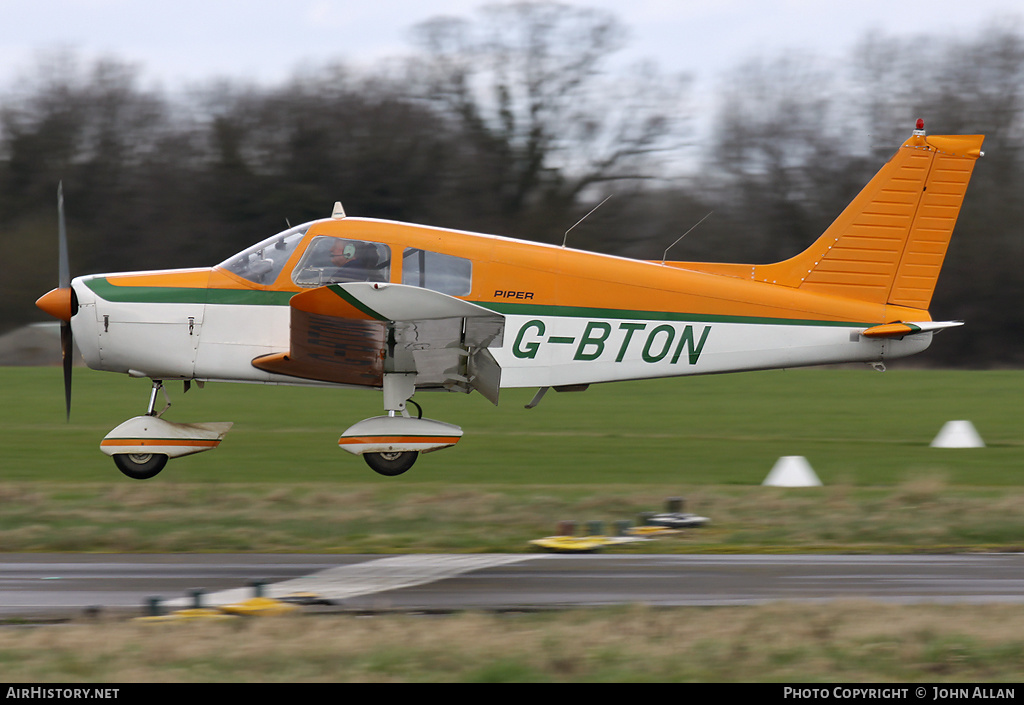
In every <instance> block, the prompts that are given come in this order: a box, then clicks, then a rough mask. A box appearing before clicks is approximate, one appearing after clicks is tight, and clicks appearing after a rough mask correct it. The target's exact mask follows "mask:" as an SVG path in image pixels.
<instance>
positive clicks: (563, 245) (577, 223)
mask: <svg viewBox="0 0 1024 705" xmlns="http://www.w3.org/2000/svg"><path fill="white" fill-rule="evenodd" d="M614 195H615V194H612V193H609V194H608V195H607V196H605V197H604V201H601V202H600V203H598V204H597V205H596V206H594V207H593V208H591V209H590V213H593V212H594V211H596V210H597V209H598V208H600V207H601V206H603V205H604V204H605V201H607V200H608V199H609V198H611V197H612V196H614ZM590 213H587V214H586V215H585V216H583V217H582V218H580V219H579V220H577V221H576V222H575V223H573V226H572V228H575V227H576V226H577V225H579V224H580V223H582V222H583V221H584V220H586V219H587V218H589V217H590ZM572 228H569V230H572ZM569 230H566V231H565V235H563V236H562V247H565V241H566V240H568V239H569Z"/></svg>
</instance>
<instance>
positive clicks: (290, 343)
mask: <svg viewBox="0 0 1024 705" xmlns="http://www.w3.org/2000/svg"><path fill="white" fill-rule="evenodd" d="M983 140H984V136H983V135H961V136H927V135H926V134H925V132H924V129H923V123H922V122H921V121H918V125H917V130H915V131H914V133H913V135H912V136H911V137H910V138H909V139H908V140H907V141H906V142H904V143H903V145H902V146H901V147H900V148H899V149H898V150H897V152H896V154H895V155H894V156H893V157H892V158H891V159H890V160H889V162H888V163H887V164H886V165H885V166H883V167H882V169H881V170H880V171H879V172H878V174H877V175H875V177H874V178H873V179H872V180H871V181H870V182H869V183H868V185H867V186H866V187H865V188H864V190H863V191H861V193H860V194H859V195H858V196H857V197H856V198H855V199H854V200H853V201H852V202H851V203H850V205H849V206H847V208H846V209H845V210H844V211H843V212H842V214H840V216H839V217H838V218H837V219H836V221H835V222H834V223H833V224H832V225H831V226H830V227H829V228H828V229H827V230H826V231H825V232H824V234H823V235H821V237H820V238H818V240H817V241H816V242H814V244H812V245H811V246H810V247H809V248H808V249H807V250H806V251H804V252H803V253H801V254H798V255H797V256H795V257H793V258H791V259H788V260H785V261H782V262H778V263H775V264H766V265H748V264H722V263H695V262H671V261H661V262H657V261H650V262H647V261H637V260H630V259H624V258H621V257H613V256H608V255H602V254H595V253H591V252H582V251H578V250H573V249H567V248H565V247H564V245H563V247H557V246H552V245H544V244H538V243H532V242H522V241H518V240H512V239H508V238H503V237H496V236H490V235H479V234H474V233H467V232H459V231H453V230H444V229H440V228H433V227H426V226H420V225H409V224H405V223H396V222H389V221H381V220H372V219H364V218H349V217H346V216H345V213H344V211H343V210H342V208H341V205H340V204H337V205H336V206H335V210H334V214H333V215H332V217H331V218H328V219H324V220H317V221H313V222H310V223H305V224H303V225H299V226H297V227H293V228H290V229H288V230H285V231H284V232H282V233H279V234H277V235H274V236H273V237H271V238H268V239H267V240H264V241H263V242H260V243H259V244H257V245H254V246H253V247H251V248H249V249H248V250H246V251H244V252H241V253H239V254H237V255H235V256H234V257H230V258H229V259H227V260H225V261H224V262H222V263H221V264H219V265H217V266H216V267H212V268H207V269H185V270H167V271H154V272H131V273H121V274H97V275H92V276H83V277H76V278H74V279H73V280H72V279H71V278H70V276H69V275H68V266H67V244H66V235H65V232H64V218H63V205H62V198H59V199H58V201H59V203H60V208H59V211H60V214H61V215H60V226H61V227H60V248H61V266H60V284H59V287H58V288H57V289H54V290H53V291H51V292H49V293H48V294H46V295H45V296H43V297H42V298H40V300H39V301H38V302H37V303H38V305H39V306H40V308H42V309H43V310H45V311H47V312H48V313H50V314H52V315H54V316H56V317H57V318H59V319H60V320H61V321H62V322H63V323H62V341H63V347H64V352H65V395H66V400H67V404H68V410H69V413H70V350H71V339H72V332H73V334H74V340H76V341H77V342H78V346H79V349H80V351H81V353H82V356H83V358H84V359H85V362H86V363H87V364H88V365H89V367H92V368H93V369H97V370H107V371H110V372H121V373H126V374H128V375H131V376H133V377H148V378H150V379H151V380H152V384H153V387H152V391H151V393H150V399H149V408H148V410H147V412H146V414H145V415H143V416H137V417H135V418H133V419H130V420H128V421H126V422H125V423H123V424H121V425H120V426H118V427H117V428H115V429H114V430H113V431H111V432H110V433H109V434H108V435H107V436H106V437H105V438H104V439H103V441H102V443H101V446H100V447H101V450H102V451H103V452H104V453H106V454H108V455H111V456H113V458H114V461H115V463H116V464H117V467H118V468H119V469H120V470H121V471H122V472H123V473H125V474H126V475H128V476H129V477H133V478H137V479H146V478H149V477H152V476H154V475H156V474H157V473H158V472H159V471H160V470H161V469H162V468H163V467H164V465H165V463H166V462H167V459H168V458H173V457H178V456H182V455H188V454H190V453H197V452H200V451H204V450H209V449H211V448H214V447H216V446H217V445H218V444H219V443H220V441H221V439H222V438H223V436H224V434H225V433H226V431H227V429H228V428H229V427H230V426H231V424H229V423H220V424H212V423H210V424H183V423H174V422H170V421H166V420H164V419H162V418H160V417H161V414H162V413H163V411H160V412H157V411H156V401H157V394H158V392H159V391H163V389H162V386H163V382H164V381H167V380H183V381H184V383H185V385H186V389H187V388H188V385H189V384H190V383H191V381H193V380H195V381H197V382H198V383H200V384H202V383H205V382H210V381H226V382H253V383H265V384H298V385H325V386H339V387H367V388H372V389H378V390H382V391H383V397H384V410H385V411H386V415H384V416H378V417H374V418H371V419H366V420H363V421H360V422H358V423H356V424H355V425H353V426H352V427H350V428H349V429H348V430H346V431H345V432H344V433H343V434H342V435H341V438H340V440H339V441H338V443H339V445H340V446H341V447H342V448H343V449H345V450H346V451H348V452H350V453H353V454H357V455H362V456H363V458H364V459H365V460H366V462H367V463H368V464H369V465H370V467H371V468H373V469H374V470H375V471H377V472H379V473H381V474H383V475H398V474H401V473H403V472H405V471H406V470H408V469H409V467H411V466H412V464H413V463H414V462H415V460H416V458H417V456H418V455H419V453H425V452H428V451H434V450H438V449H441V448H446V447H448V446H451V445H454V444H455V443H457V442H458V440H459V438H460V437H461V436H462V429H460V428H459V427H458V426H454V425H451V424H446V423H442V422H440V421H434V420H431V419H427V418H423V417H422V410H421V409H420V407H419V405H418V404H417V403H416V402H413V401H411V400H410V398H411V397H412V396H413V394H414V393H415V392H416V391H418V390H447V391H452V392H465V393H469V392H471V391H472V390H476V391H478V392H479V393H480V394H482V395H483V396H484V397H486V398H487V399H488V400H490V401H491V402H492V403H494V404H497V403H498V393H499V390H500V389H501V388H503V387H504V388H511V387H537V388H539V389H538V393H537V396H536V397H534V400H533V402H531V404H530V406H533V405H536V404H537V403H538V402H539V401H540V397H541V396H542V395H543V393H544V392H545V391H547V389H549V388H551V387H554V388H555V389H556V390H580V389H584V388H586V386H587V385H589V384H594V383H598V382H612V381H618V380H635V379H644V378H652V377H672V376H680V375H693V374H711V373H722V372H735V371H742V370H758V369H772V368H786V367H797V366H803V365H818V364H826V363H837V362H858V361H860V362H866V363H871V364H875V365H876V366H881V364H882V363H884V361H886V360H890V359H895V358H901V357H905V356H907V355H912V354H914V353H918V352H921V351H922V350H924V349H925V348H927V347H928V345H929V344H930V343H931V340H932V336H933V334H934V333H935V332H937V331H940V330H942V329H944V328H947V327H950V326H956V325H960V324H961V323H962V321H946V322H935V321H932V319H931V316H930V315H929V313H928V306H929V303H930V301H931V298H932V292H933V291H934V288H935V282H936V280H937V279H938V276H939V270H940V269H941V267H942V262H943V259H944V257H945V254H946V249H947V246H948V244H949V239H950V236H951V234H952V232H953V227H954V225H955V223H956V219H957V215H958V214H959V211H960V205H961V203H962V201H963V198H964V193H965V192H966V190H967V184H968V181H969V180H970V177H971V172H972V169H973V167H974V163H975V161H976V159H977V158H978V157H979V156H981V145H982V141H983ZM164 394H166V391H164ZM408 404H411V405H413V406H415V407H416V408H417V410H418V413H417V414H416V415H415V416H413V415H412V414H410V412H409V408H408V406H407V405H408ZM164 410H166V407H165V408H164Z"/></svg>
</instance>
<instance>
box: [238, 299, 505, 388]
mask: <svg viewBox="0 0 1024 705" xmlns="http://www.w3.org/2000/svg"><path fill="white" fill-rule="evenodd" d="M290 305H291V342H290V350H289V351H288V352H287V353H277V354H274V355H265V356H262V357H258V358H256V359H254V360H253V361H252V364H253V365H254V366H255V367H258V368H259V369H262V370H266V371H268V372H274V373H277V374H283V375H288V376H291V377H300V378H303V379H310V380H317V381H323V382H333V383H337V384H348V385H357V386H369V387H381V386H383V378H384V374H385V373H388V372H396V373H410V372H415V373H416V386H417V387H419V388H444V389H449V390H455V391H466V392H469V391H471V390H472V389H477V390H478V391H480V392H481V394H483V395H484V396H485V397H486V398H487V399H489V400H491V401H492V402H493V403H497V396H498V388H499V384H500V378H501V368H500V367H499V366H498V365H497V363H496V362H495V361H494V358H493V356H491V354H490V353H489V352H488V351H487V348H488V347H494V346H500V345H501V344H502V339H503V336H504V329H505V319H504V317H503V316H501V315H500V314H496V313H494V312H493V311H490V310H488V309H486V308H483V307H482V306H477V305H476V304H471V303H469V302H466V301H463V300H461V299H456V298H454V297H451V296H448V295H446V294H441V293H439V292H436V291H431V290H428V289H421V288H419V287H413V286H405V285H401V284H380V283H368V282H358V283H349V284H332V285H329V286H325V287H320V288H317V289H311V290H310V291H305V292H302V293H300V294H296V295H295V296H293V297H292V299H291V301H290Z"/></svg>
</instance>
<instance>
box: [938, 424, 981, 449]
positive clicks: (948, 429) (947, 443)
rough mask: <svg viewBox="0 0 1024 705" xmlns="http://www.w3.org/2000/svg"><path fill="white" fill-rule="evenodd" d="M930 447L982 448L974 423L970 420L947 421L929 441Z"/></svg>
mask: <svg viewBox="0 0 1024 705" xmlns="http://www.w3.org/2000/svg"><path fill="white" fill-rule="evenodd" d="M931 446H932V448H984V447H985V442H984V441H983V440H981V436H980V435H978V431H977V430H976V429H975V428H974V424H972V423H971V422H970V421H947V422H946V423H945V424H944V425H943V426H942V429H941V430H940V431H939V434H938V435H937V436H935V438H934V440H932V443H931Z"/></svg>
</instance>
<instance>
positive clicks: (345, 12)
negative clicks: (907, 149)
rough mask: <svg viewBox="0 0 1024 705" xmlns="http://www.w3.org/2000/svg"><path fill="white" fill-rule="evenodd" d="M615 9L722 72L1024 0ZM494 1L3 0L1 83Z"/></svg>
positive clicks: (400, 49)
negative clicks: (73, 62) (30, 73)
mask: <svg viewBox="0 0 1024 705" xmlns="http://www.w3.org/2000/svg"><path fill="white" fill-rule="evenodd" d="M564 1H565V3H566V4H574V5H582V6H587V7H600V8H604V9H607V10H610V11H612V12H614V13H615V14H616V15H617V16H618V17H619V19H620V20H622V22H623V23H624V24H625V25H626V27H627V28H628V29H629V31H630V42H629V45H628V48H627V50H626V51H625V52H624V56H625V57H629V58H632V57H636V58H650V59H653V60H655V61H656V62H657V63H658V64H659V65H660V66H661V67H662V68H663V69H666V70H670V71H686V72H690V73H692V74H694V75H695V76H697V77H698V78H699V79H700V80H701V81H705V82H706V81H714V79H715V77H716V76H717V75H719V74H720V73H721V72H722V71H725V70H727V69H729V68H732V67H734V66H736V65H737V64H739V63H741V62H742V61H743V60H745V59H748V58H750V57H752V56H755V55H759V54H772V53H775V52H777V51H779V50H782V49H801V50H805V51H810V52H814V53H818V54H822V55H824V56H841V55H842V54H843V51H844V50H845V49H847V48H849V47H850V46H851V45H852V44H853V43H855V42H856V41H857V40H858V39H859V38H860V37H861V36H863V35H864V34H865V33H866V32H867V31H869V30H872V29H877V30H881V31H883V32H885V33H887V34H890V35H898V36H901V35H906V36H908V37H909V36H912V35H915V34H922V33H929V34H934V33H939V34H946V35H948V34H951V33H957V32H960V33H963V34H965V35H970V36H973V35H976V34H977V33H978V32H979V31H980V30H982V29H983V28H984V27H986V26H991V25H992V24H993V23H994V22H996V21H998V22H999V23H1000V24H1004V25H1005V24H1006V23H1008V22H1019V20H1020V18H1021V17H1022V16H1024V4H1022V3H1021V2H1020V0H928V1H923V2H915V3H893V2H892V0H564ZM482 4H483V1H482V0H428V1H426V2H424V0H287V1H278V0H174V1H173V2H168V1H166V0H165V1H163V2H161V1H159V0H157V1H154V0H0V87H3V86H6V85H9V84H10V82H11V81H12V80H13V79H14V78H15V77H16V76H17V75H19V74H23V73H25V72H26V71H27V70H28V69H29V68H30V67H31V66H32V65H33V62H34V59H35V57H36V56H38V55H39V53H40V52H48V51H53V50H57V49H73V50H76V51H77V52H79V54H80V55H81V56H82V57H84V58H88V59H92V58H96V57H98V56H113V57H116V58H119V59H122V60H126V61H131V62H136V63H138V64H139V65H140V66H141V68H142V73H143V76H144V77H145V79H147V82H154V81H155V82H159V83H160V84H161V85H162V86H164V87H166V88H175V87H179V86H181V85H185V84H188V83H192V82H197V81H204V80H206V79H210V78H214V77H230V78H236V79H246V80H255V81H258V82H262V83H271V82H277V81H281V80H284V79H286V78H287V77H288V76H289V75H291V74H292V73H293V71H294V70H295V69H296V68H297V67H299V66H301V65H302V64H321V63H325V62H328V61H332V60H342V61H345V62H348V63H354V64H359V63H366V64H370V63H373V62H375V61H377V60H380V59H383V58H386V57H393V56H399V55H402V54H403V53H406V52H408V49H409V43H408V36H409V28H410V27H412V26H413V25H414V24H416V23H417V22H420V21H422V20H425V19H428V18H431V17H434V16H437V15H456V16H463V17H472V16H473V15H474V13H475V11H476V9H477V8H478V7H480V6H481V5H482Z"/></svg>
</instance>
